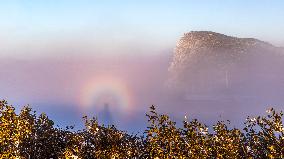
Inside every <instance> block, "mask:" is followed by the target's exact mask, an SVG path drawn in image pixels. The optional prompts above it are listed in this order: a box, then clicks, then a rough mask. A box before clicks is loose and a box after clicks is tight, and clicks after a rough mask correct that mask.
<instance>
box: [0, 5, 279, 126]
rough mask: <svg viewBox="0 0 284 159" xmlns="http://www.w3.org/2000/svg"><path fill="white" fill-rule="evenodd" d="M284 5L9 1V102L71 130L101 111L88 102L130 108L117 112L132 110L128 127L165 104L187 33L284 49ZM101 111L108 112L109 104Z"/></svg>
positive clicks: (0, 79)
mask: <svg viewBox="0 0 284 159" xmlns="http://www.w3.org/2000/svg"><path fill="white" fill-rule="evenodd" d="M283 7H284V1H282V0H274V1H268V0H249V1H248V0H198V1H197V0H174V1H173V0H155V1H153V0H152V1H150V0H143V1H130V0H121V1H117V0H108V1H97V0H48V1H43V0H0V19H1V20H0V74H1V76H0V86H1V91H0V98H4V99H8V100H9V101H10V103H12V104H15V105H25V104H31V105H32V106H33V107H34V108H35V109H36V110H38V111H39V112H42V111H46V112H48V113H50V114H51V116H52V117H54V118H56V119H57V121H58V122H59V123H60V122H61V123H63V125H64V124H67V123H70V122H71V121H77V119H78V118H80V116H81V115H82V114H83V112H84V110H85V109H87V111H89V112H92V111H90V110H92V109H91V108H89V107H90V106H86V105H88V104H86V103H92V102H94V101H93V100H94V99H93V98H95V97H96V98H101V100H108V102H109V103H113V104H115V103H116V104H118V105H122V106H121V107H122V108H119V109H114V108H112V107H111V106H110V107H111V109H114V110H115V111H118V112H120V111H121V112H128V113H129V114H128V115H124V114H123V113H120V114H121V115H118V117H117V119H118V120H120V119H121V120H123V121H128V120H129V119H123V116H131V117H133V118H135V115H133V114H135V113H133V112H140V113H141V112H142V116H143V115H144V112H145V111H146V110H147V108H148V106H149V105H151V104H161V105H163V104H165V103H164V102H165V100H161V99H159V97H160V94H161V93H163V83H164V81H165V79H166V78H167V67H168V65H169V62H170V60H171V56H172V54H173V50H174V47H175V46H176V42H177V41H178V39H179V38H180V37H182V35H183V34H184V33H186V32H189V31H194V30H206V31H215V32H219V33H223V34H227V35H231V36H237V37H252V38H258V39H260V40H264V41H267V42H270V43H272V44H273V45H276V46H284V38H283V37H284V30H283V28H284V18H283V17H284V10H283ZM141 75H143V77H141ZM110 79H111V80H110ZM102 81H103V82H102ZM100 82H101V83H100ZM97 83H99V84H98V85H99V86H97V85H96V84H97ZM109 85H110V86H111V88H109V87H110V86H109ZM92 89H93V90H92ZM97 90H101V92H99V93H98V92H96V91H97ZM105 90H109V91H110V92H112V93H113V94H111V95H109V94H108V91H105ZM86 92H87V93H86ZM100 93H101V94H105V95H104V96H103V97H100V96H101V94H100ZM82 94H83V95H82ZM85 94H86V95H85ZM82 96H83V97H82ZM90 96H91V97H90ZM94 96H95V97H94ZM85 98H87V99H85ZM130 98H131V99H130ZM82 101H83V102H82ZM85 101H87V102H85ZM147 101H148V102H147ZM82 103H83V104H82ZM109 103H108V104H109ZM92 104H94V105H96V104H97V105H100V106H99V108H97V107H96V109H95V110H93V111H97V112H100V111H101V110H103V108H101V107H102V106H101V105H103V104H104V101H102V102H101V103H99V104H98V103H96V102H94V103H92ZM92 104H89V105H92ZM123 105H124V106H123ZM125 105H127V106H126V108H125ZM165 105H166V104H165ZM78 107H79V108H78ZM82 107H83V108H82ZM161 107H162V106H161ZM66 108H68V110H69V111H68V112H69V113H67V114H66V120H65V119H62V115H63V114H65V113H64V111H66ZM162 108H163V107H162ZM164 108H165V109H161V110H162V111H163V110H164V111H165V112H167V111H168V112H172V111H174V109H173V108H170V106H168V105H167V106H165V107H164ZM186 111H188V110H186ZM220 111H221V110H220ZM68 114H69V115H68ZM176 114H178V115H181V113H180V112H176ZM216 114H218V112H217V113H215V114H214V115H216ZM201 115H202V113H201ZM203 115H205V116H210V113H209V115H208V112H204V114H203ZM114 118H115V117H114ZM129 118H130V117H129ZM208 118H209V117H208ZM142 119H144V118H143V117H140V116H139V117H137V120H133V123H132V125H134V126H135V125H137V124H136V123H135V121H139V122H141V121H142ZM206 119H207V118H206ZM127 125H129V124H125V125H124V127H125V128H127ZM130 125H131V124H130ZM122 127H123V126H122Z"/></svg>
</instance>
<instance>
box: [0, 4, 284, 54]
mask: <svg viewBox="0 0 284 159" xmlns="http://www.w3.org/2000/svg"><path fill="white" fill-rule="evenodd" d="M283 7H284V1H281V0H274V1H268V0H234V1H233V0H200V1H197V0H195V1H194V0H175V1H173V0H172V1H170V0H163V1H162V0H156V1H149V0H143V1H130V0H128V1H127V0H122V1H115V0H112V1H111V0H108V1H95V0H93V1H91V0H80V1H79V0H48V1H43V0H9V1H7V0H5V1H4V0H2V1H0V19H1V21H0V34H2V38H1V39H0V43H2V45H5V47H4V48H3V47H2V48H0V50H4V51H3V52H2V55H4V54H5V55H7V54H9V55H17V56H24V53H20V52H19V51H18V50H17V48H18V49H19V50H24V51H22V52H29V53H26V54H29V55H34V54H35V53H30V52H36V51H38V50H43V49H44V47H43V45H44V46H46V45H53V44H54V41H56V40H58V41H56V43H57V44H59V45H60V43H62V44H65V43H68V42H70V41H72V43H73V44H75V45H76V44H78V46H79V47H89V46H90V45H92V47H93V48H92V49H98V48H100V47H104V46H105V45H107V44H106V43H108V41H110V39H111V41H112V42H113V43H116V46H115V47H114V50H115V49H117V50H118V51H117V52H119V50H120V49H121V50H123V49H125V48H127V47H128V45H137V46H139V47H143V48H147V47H149V48H150V49H149V50H152V51H153V50H154V51H153V52H155V51H157V50H159V49H162V48H172V47H174V45H175V43H176V41H177V39H178V38H179V37H181V36H182V34H183V33H185V32H188V31H192V30H211V31H216V32H220V33H224V34H228V35H233V36H240V37H255V38H259V39H261V40H265V41H268V42H271V43H273V44H275V45H278V46H279V45H284V39H283V37H284V31H283V28H284V9H283ZM78 39H80V40H82V41H80V40H79V41H78ZM90 42H91V43H90ZM86 43H89V44H86ZM94 45H95V46H94ZM27 46H29V47H33V49H34V50H33V49H31V50H30V51H25V50H28V48H27ZM73 46H74V45H73ZM35 48H38V49H35ZM104 49H105V48H104ZM98 50H102V49H98ZM108 51H109V50H108ZM5 52H6V53H5ZM96 52H99V51H96ZM102 52H104V51H102ZM105 52H107V51H105ZM109 52H114V51H113V50H110V51H109ZM46 54H50V53H49V52H45V53H41V55H40V56H42V55H46Z"/></svg>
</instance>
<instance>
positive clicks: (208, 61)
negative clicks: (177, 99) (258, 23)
mask: <svg viewBox="0 0 284 159" xmlns="http://www.w3.org/2000/svg"><path fill="white" fill-rule="evenodd" d="M283 63H284V59H283V50H282V49H281V48H278V47H275V46H273V45H271V44H269V43H267V42H263V41H260V40H257V39H253V38H237V37H231V36H226V35H223V34H219V33H215V32H208V31H193V32H189V33H186V34H184V36H183V37H182V38H181V39H180V40H179V42H178V43H177V46H176V48H175V52H174V55H173V59H172V62H171V64H170V67H169V72H170V79H169V85H170V87H171V88H174V89H176V90H179V91H180V92H183V93H185V94H187V96H191V97H192V96H193V95H195V96H196V95H198V96H201V98H203V97H204V98H216V96H218V98H219V97H227V96H246V97H255V96H256V97H258V96H259V95H260V94H262V95H264V94H267V93H268V94H271V93H272V94H278V93H279V91H284V75H282V74H283V73H282V72H283V71H282V70H283V69H284V64H283ZM263 91H264V92H266V93H260V92H263ZM212 96H213V97H212Z"/></svg>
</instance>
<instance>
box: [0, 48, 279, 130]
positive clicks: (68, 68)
mask: <svg viewBox="0 0 284 159" xmlns="http://www.w3.org/2000/svg"><path fill="white" fill-rule="evenodd" d="M268 57H269V56H263V57H261V56H254V57H250V58H247V60H246V61H243V63H238V64H234V65H232V66H231V67H230V69H229V75H228V76H229V79H227V80H229V81H227V82H228V83H226V81H225V80H226V79H225V74H224V73H225V72H224V71H223V70H221V71H220V70H218V68H217V67H216V68H214V67H212V66H211V65H210V64H208V63H207V64H206V63H202V62H201V63H200V65H202V67H200V68H199V69H198V70H194V71H195V72H198V73H197V74H196V73H194V74H193V73H192V72H190V69H189V70H187V71H185V72H182V74H183V75H184V76H182V77H179V78H178V79H176V80H178V81H177V82H178V83H179V84H180V86H179V87H178V88H172V87H171V86H169V83H168V81H169V79H170V78H171V76H172V75H171V74H170V73H169V72H168V67H169V66H170V63H171V61H172V58H173V51H172V50H170V49H169V50H168V51H164V52H162V53H159V54H155V55H149V54H147V55H146V54H145V55H143V54H139V55H135V54H133V55H132V56H129V55H128V56H127V55H121V56H108V55H107V56H90V57H88V58H86V57H80V56H73V57H68V58H38V59H30V60H28V59H22V60H20V59H13V58H2V59H1V62H0V74H1V76H0V87H1V91H0V96H1V98H4V99H6V100H8V102H9V103H10V104H13V105H15V106H16V107H17V109H18V110H19V109H20V108H21V106H23V105H26V104H30V106H31V107H32V108H33V109H34V110H36V111H37V112H46V113H47V114H48V115H49V116H50V117H51V119H54V120H55V123H56V124H58V125H59V126H63V127H64V126H66V125H73V124H75V125H78V127H80V126H82V122H81V117H82V116H83V115H84V114H88V115H89V116H97V117H99V121H100V122H101V123H113V124H115V125H117V126H118V127H119V128H121V129H124V130H129V131H138V130H143V129H144V128H145V127H146V125H145V123H146V121H147V119H146V117H145V113H146V112H147V111H148V108H149V107H150V106H151V105H156V106H157V108H158V111H159V112H161V113H167V114H169V115H170V116H171V118H173V119H174V120H177V121H179V122H181V121H182V120H183V118H184V116H185V115H187V116H188V117H189V118H198V119H200V120H201V121H203V122H205V123H207V124H213V123H214V122H215V121H216V120H226V119H229V120H232V123H233V125H236V126H238V125H239V124H240V123H242V122H243V121H245V118H246V116H247V115H256V114H263V113H265V110H266V109H267V108H268V107H271V106H273V107H275V108H277V109H283V108H284V107H283V104H284V99H283V98H282V95H283V91H284V76H283V75H282V73H281V72H282V69H283V68H284V67H283V65H282V64H283V61H282V59H281V58H275V57H273V58H271V59H268ZM101 77H112V78H114V79H113V80H115V79H120V80H122V81H123V82H124V83H126V85H127V87H128V88H129V91H130V92H129V93H130V94H128V95H129V96H130V97H129V98H131V100H133V102H132V103H131V105H129V106H128V107H127V108H125V109H121V110H120V111H117V109H116V105H115V103H111V102H110V101H107V100H106V101H103V102H104V103H105V104H108V105H109V106H108V109H105V107H104V105H103V103H101V105H99V106H98V105H96V104H95V103H94V105H93V107H91V108H88V110H87V112H84V111H83V110H82V106H81V105H80V104H81V103H80V97H81V93H82V88H83V87H84V86H85V83H89V82H90V81H91V80H94V82H96V80H95V79H97V78H101ZM212 81H213V82H212ZM214 81H215V82H214ZM193 86H194V87H195V88H196V89H195V90H194V91H192V87H193ZM227 87H229V89H228V88H227ZM106 116H107V117H106ZM110 120H111V121H110ZM78 127H77V128H78Z"/></svg>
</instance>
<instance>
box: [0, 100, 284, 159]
mask: <svg viewBox="0 0 284 159" xmlns="http://www.w3.org/2000/svg"><path fill="white" fill-rule="evenodd" d="M146 116H147V117H148V127H147V129H146V130H145V132H144V136H138V135H134V134H128V133H127V132H125V131H120V130H118V129H117V128H116V127H115V126H113V125H108V126H105V125H100V124H99V123H98V120H97V119H96V118H91V119H90V118H88V117H87V116H85V117H83V120H84V123H85V128H84V129H83V130H79V131H74V130H73V127H72V126H71V127H67V128H66V129H61V128H57V127H55V126H54V122H53V121H52V120H50V119H49V118H48V116H47V115H46V114H44V113H42V114H40V115H39V116H37V115H36V112H33V111H32V109H31V108H30V107H28V106H25V107H23V109H22V110H21V111H20V112H19V113H16V112H15V108H14V107H13V106H11V105H8V103H7V102H6V101H0V158H23V159H30V158H70V159H79V158H82V159H83V158H86V159H93V158H180V159H182V158H218V159H222V158H284V136H283V134H284V127H283V123H282V122H283V118H282V117H283V113H282V112H277V111H275V110H274V109H272V108H271V109H269V110H267V115H265V116H257V117H253V118H250V117H248V118H247V120H246V121H245V123H244V128H243V129H237V128H230V122H229V121H227V122H225V121H218V122H217V123H216V124H215V125H213V127H212V128H210V127H208V126H206V125H205V124H203V123H201V122H199V121H198V120H197V119H192V120H188V119H185V120H184V121H183V126H182V127H178V126H177V125H176V123H175V122H174V121H172V120H171V119H170V117H169V116H168V115H164V114H158V113H157V111H156V108H155V107H154V106H151V107H150V111H149V112H148V113H147V114H146ZM208 129H210V131H209V130H208Z"/></svg>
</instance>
